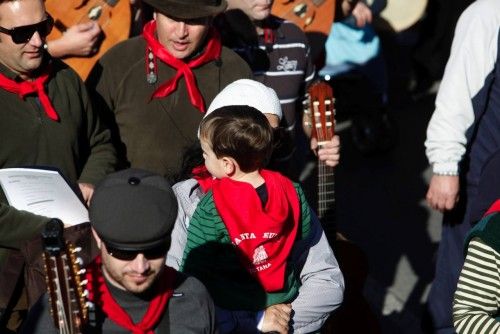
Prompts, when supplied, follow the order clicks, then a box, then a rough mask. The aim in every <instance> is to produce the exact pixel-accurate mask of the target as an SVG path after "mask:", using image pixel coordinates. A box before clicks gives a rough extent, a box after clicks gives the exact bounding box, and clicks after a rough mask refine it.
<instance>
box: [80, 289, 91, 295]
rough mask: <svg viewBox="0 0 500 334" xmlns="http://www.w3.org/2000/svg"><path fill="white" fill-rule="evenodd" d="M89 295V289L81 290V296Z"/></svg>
mask: <svg viewBox="0 0 500 334" xmlns="http://www.w3.org/2000/svg"><path fill="white" fill-rule="evenodd" d="M88 295H89V290H86V289H85V290H83V293H82V297H87V296H88Z"/></svg>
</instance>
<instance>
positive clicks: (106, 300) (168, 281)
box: [85, 256, 175, 334]
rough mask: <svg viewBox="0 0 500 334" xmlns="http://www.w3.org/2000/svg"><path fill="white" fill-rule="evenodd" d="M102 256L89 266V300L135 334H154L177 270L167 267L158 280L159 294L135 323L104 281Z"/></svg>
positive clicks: (171, 290)
mask: <svg viewBox="0 0 500 334" xmlns="http://www.w3.org/2000/svg"><path fill="white" fill-rule="evenodd" d="M101 265H102V263H101V256H97V257H96V258H95V259H94V261H93V262H92V263H90V264H89V266H88V267H87V273H86V277H85V278H86V279H87V281H88V283H87V290H88V291H89V300H90V301H91V302H93V303H94V304H97V305H99V306H100V307H101V309H102V311H103V312H104V313H105V314H106V316H107V317H108V318H109V319H110V320H112V321H113V322H114V323H115V324H117V325H118V326H121V327H123V328H125V329H127V330H129V331H130V332H131V333H134V334H153V333H154V328H155V327H156V326H157V325H158V322H159V321H160V319H161V317H162V315H163V314H164V311H165V308H166V306H167V303H168V300H169V299H170V297H171V296H172V294H173V292H174V291H173V286H174V280H175V270H173V269H172V268H170V267H165V268H164V270H163V272H162V274H161V276H160V277H159V278H158V280H157V282H156V290H157V294H156V295H155V296H154V297H153V299H152V300H151V302H150V303H149V307H148V309H147V311H146V313H145V314H144V317H143V318H142V320H141V321H140V322H139V323H137V324H134V322H133V321H132V319H131V318H130V316H129V315H128V314H127V312H126V311H125V310H124V309H122V308H121V306H120V305H119V304H118V303H117V302H116V301H115V299H114V298H113V296H112V295H111V293H110V292H109V289H108V286H107V285H106V282H105V281H104V276H103V274H102V270H101Z"/></svg>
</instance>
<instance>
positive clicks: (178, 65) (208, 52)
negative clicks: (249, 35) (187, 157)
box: [142, 20, 222, 112]
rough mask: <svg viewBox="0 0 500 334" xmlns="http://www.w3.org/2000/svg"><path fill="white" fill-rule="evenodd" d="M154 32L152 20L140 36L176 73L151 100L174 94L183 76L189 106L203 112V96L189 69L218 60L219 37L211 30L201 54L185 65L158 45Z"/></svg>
mask: <svg viewBox="0 0 500 334" xmlns="http://www.w3.org/2000/svg"><path fill="white" fill-rule="evenodd" d="M155 31H156V21H155V20H152V21H150V22H148V23H146V25H144V29H143V32H142V36H143V37H144V39H145V40H146V43H147V44H148V47H149V48H150V49H151V51H152V52H153V54H154V55H155V56H156V57H158V59H160V60H161V61H163V62H164V63H165V64H167V65H168V66H170V67H172V68H174V69H176V70H177V73H176V74H175V76H174V77H173V78H171V79H169V80H167V82H165V83H164V84H163V85H161V86H160V87H159V88H158V89H157V90H156V91H155V92H154V93H153V96H152V98H158V97H165V96H167V95H169V94H170V93H172V92H174V91H175V90H176V89H177V83H178V82H179V79H180V78H181V77H182V76H184V79H185V81H186V88H187V91H188V94H189V99H190V101H191V104H192V105H193V106H195V107H196V108H198V109H199V110H200V111H201V112H205V102H204V101H203V96H202V95H201V93H200V90H199V89H198V87H197V86H196V78H195V77H194V74H193V71H191V69H193V68H197V67H199V66H201V65H204V64H206V63H209V62H211V61H213V60H215V59H218V58H220V54H221V50H222V44H221V41H220V38H219V35H218V34H217V32H216V31H215V29H212V30H211V31H210V33H209V39H208V43H207V46H206V47H205V50H204V51H203V53H202V54H201V55H200V56H198V57H196V58H194V59H192V60H190V61H188V62H187V63H185V62H184V61H182V60H181V59H177V58H175V57H174V56H172V55H171V54H170V52H168V51H167V49H165V48H164V47H163V45H161V44H160V42H159V41H158V40H157V39H156V38H155V37H154V33H155Z"/></svg>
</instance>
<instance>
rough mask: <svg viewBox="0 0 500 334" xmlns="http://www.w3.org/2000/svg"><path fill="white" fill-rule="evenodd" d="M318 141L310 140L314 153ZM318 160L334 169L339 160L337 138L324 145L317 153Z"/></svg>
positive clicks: (338, 140)
mask: <svg viewBox="0 0 500 334" xmlns="http://www.w3.org/2000/svg"><path fill="white" fill-rule="evenodd" d="M317 148H318V141H317V140H316V138H311V149H312V150H313V151H314V152H316V149H317ZM317 155H318V158H319V159H320V160H321V161H324V162H325V163H326V165H327V166H330V167H335V166H337V165H338V164H339V160H340V139H339V136H334V137H333V138H332V140H330V141H329V142H327V143H326V144H324V145H323V146H322V147H321V148H320V149H319V150H318V152H317Z"/></svg>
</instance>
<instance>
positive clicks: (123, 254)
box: [106, 243, 168, 261]
mask: <svg viewBox="0 0 500 334" xmlns="http://www.w3.org/2000/svg"><path fill="white" fill-rule="evenodd" d="M106 250H107V251H108V254H109V255H111V256H112V257H114V258H115V259H117V260H122V261H133V260H134V259H135V258H136V257H137V255H139V254H143V255H144V257H145V258H146V259H148V260H154V259H159V258H160V257H163V256H165V255H166V254H167V251H168V245H167V244H166V243H165V245H160V246H157V247H154V248H150V249H145V250H123V249H118V248H114V247H111V246H109V245H107V244H106Z"/></svg>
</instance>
